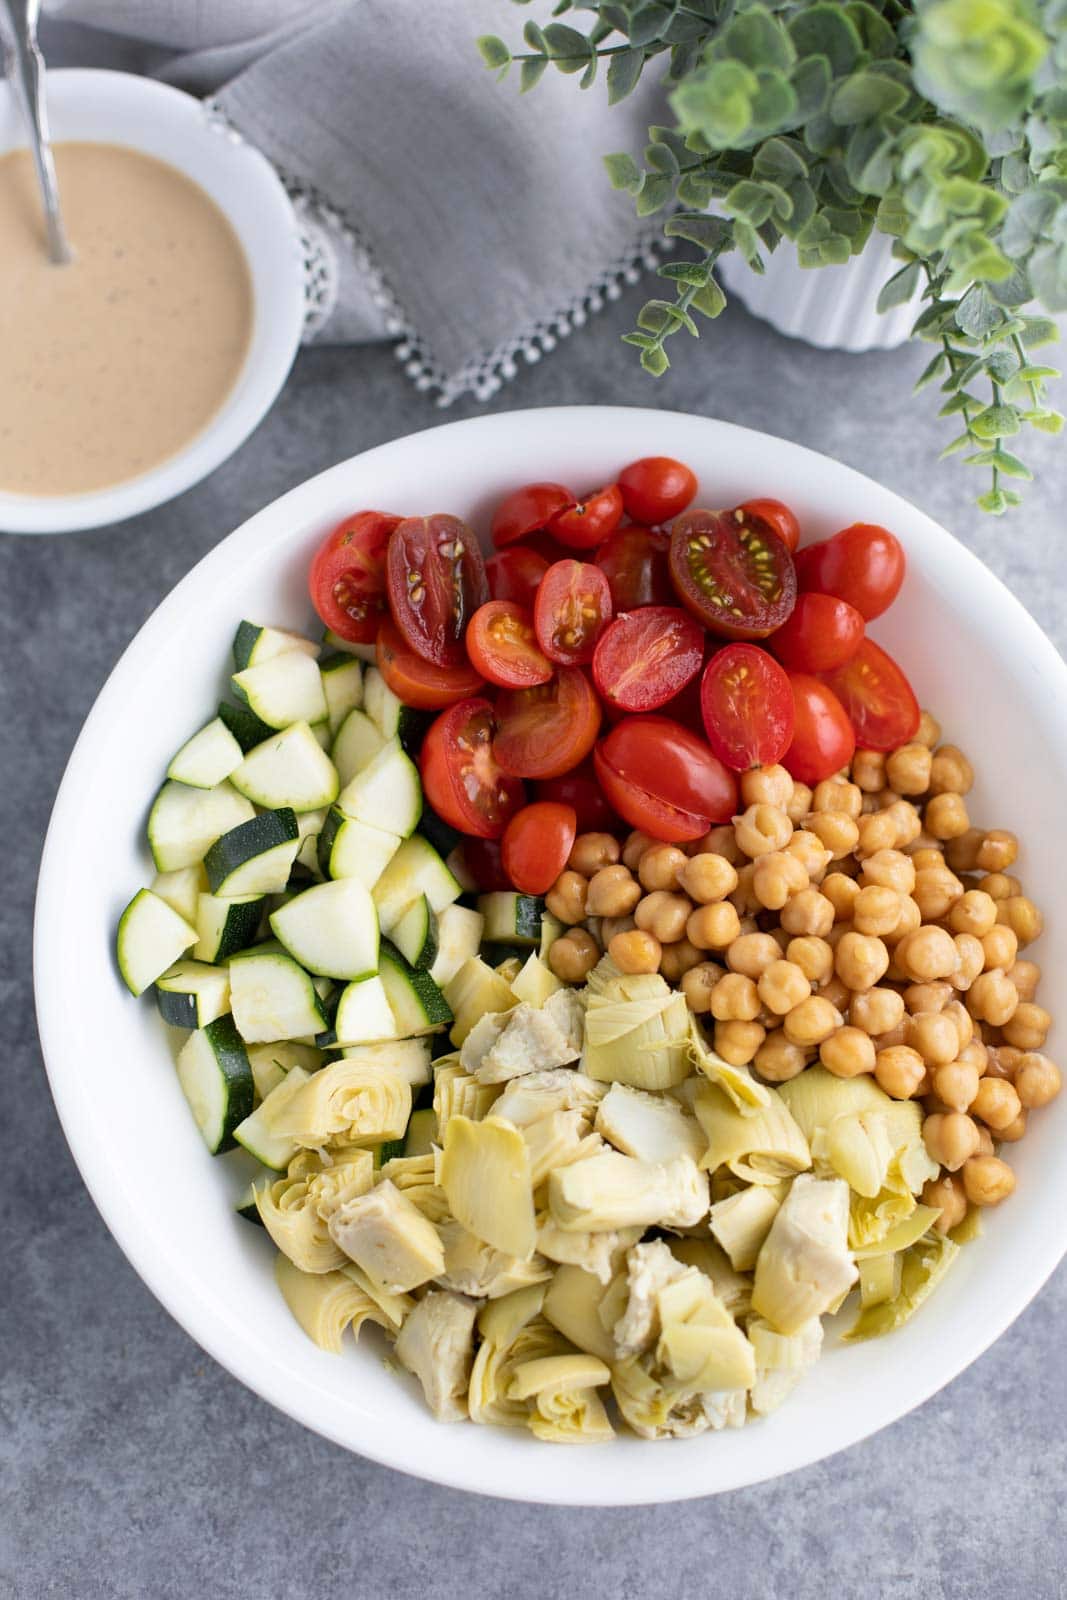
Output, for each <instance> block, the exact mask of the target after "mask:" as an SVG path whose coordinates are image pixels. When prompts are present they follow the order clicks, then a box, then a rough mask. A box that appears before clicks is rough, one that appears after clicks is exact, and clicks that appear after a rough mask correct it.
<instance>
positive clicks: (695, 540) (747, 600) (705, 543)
mask: <svg viewBox="0 0 1067 1600" xmlns="http://www.w3.org/2000/svg"><path fill="white" fill-rule="evenodd" d="M671 580H672V582H673V584H674V587H675V589H676V590H677V593H678V598H679V599H680V600H681V602H682V604H683V605H684V606H685V608H686V610H687V611H691V612H692V613H693V615H694V616H695V617H696V618H697V620H698V622H702V623H703V624H704V626H705V627H706V628H707V629H708V630H709V631H710V632H711V633H716V634H719V635H720V636H721V637H722V638H724V639H763V638H765V637H766V636H767V634H769V633H773V632H774V630H775V628H780V627H781V625H782V623H783V622H784V621H785V619H786V617H788V615H789V613H790V612H791V611H792V609H793V603H794V601H795V600H796V594H797V579H796V573H795V571H794V570H793V558H792V556H791V555H790V554H789V551H788V550H787V549H786V547H785V545H784V544H783V543H782V541H781V539H779V537H778V535H777V534H776V533H774V532H773V531H772V530H771V528H769V527H768V525H767V524H766V523H765V522H763V521H762V520H761V519H760V518H758V517H753V516H751V515H746V514H745V513H744V512H743V511H741V510H740V508H739V509H738V510H736V511H687V512H685V514H684V515H683V516H680V517H679V518H678V519H677V521H676V522H675V524H674V527H673V528H672V529H671Z"/></svg>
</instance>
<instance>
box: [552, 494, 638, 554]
mask: <svg viewBox="0 0 1067 1600" xmlns="http://www.w3.org/2000/svg"><path fill="white" fill-rule="evenodd" d="M621 521H622V490H621V489H620V488H619V486H618V484H617V483H609V484H608V486H607V488H605V489H598V490H597V492H596V494H591V495H587V496H586V498H585V499H584V500H579V502H578V504H577V505H575V506H568V507H567V509H566V510H565V511H557V512H556V515H555V516H554V517H553V518H552V521H551V522H550V523H549V524H548V531H549V533H550V534H551V535H552V537H553V539H557V540H558V541H559V543H560V544H564V545H566V546H567V548H568V550H595V549H596V547H597V545H598V544H603V543H604V540H605V539H606V538H607V537H608V535H609V534H612V533H614V532H615V529H616V528H617V527H618V526H619V523H620V522H621Z"/></svg>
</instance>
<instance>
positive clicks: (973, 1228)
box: [949, 1206, 982, 1244]
mask: <svg viewBox="0 0 1067 1600" xmlns="http://www.w3.org/2000/svg"><path fill="white" fill-rule="evenodd" d="M981 1233H982V1208H981V1206H968V1207H967V1215H966V1216H965V1217H964V1219H963V1221H962V1222H957V1224H956V1226H955V1227H954V1228H952V1229H951V1230H950V1231H949V1238H950V1239H951V1240H952V1243H953V1244H970V1242H971V1240H972V1239H978V1238H980V1237H981Z"/></svg>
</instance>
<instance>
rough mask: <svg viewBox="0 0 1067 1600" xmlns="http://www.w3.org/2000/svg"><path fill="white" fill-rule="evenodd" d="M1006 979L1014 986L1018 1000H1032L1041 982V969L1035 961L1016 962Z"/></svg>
mask: <svg viewBox="0 0 1067 1600" xmlns="http://www.w3.org/2000/svg"><path fill="white" fill-rule="evenodd" d="M1008 977H1009V978H1010V979H1011V981H1012V983H1013V984H1014V985H1015V988H1016V991H1017V993H1018V996H1019V999H1020V1000H1032V999H1033V998H1034V995H1035V994H1036V993H1037V986H1038V984H1039V983H1040V982H1041V968H1040V967H1039V966H1038V965H1037V962H1036V961H1016V962H1015V964H1014V965H1013V966H1012V967H1011V968H1010V969H1009V971H1008Z"/></svg>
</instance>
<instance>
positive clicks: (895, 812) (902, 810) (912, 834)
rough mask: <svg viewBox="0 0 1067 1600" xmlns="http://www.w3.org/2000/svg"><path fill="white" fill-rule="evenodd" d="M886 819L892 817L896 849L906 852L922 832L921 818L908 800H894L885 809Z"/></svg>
mask: <svg viewBox="0 0 1067 1600" xmlns="http://www.w3.org/2000/svg"><path fill="white" fill-rule="evenodd" d="M885 813H886V816H887V817H892V819H893V823H894V825H895V827H896V830H897V840H896V848H897V849H898V850H906V849H907V848H908V846H909V845H913V844H914V843H915V841H916V839H918V838H919V836H920V835H921V833H922V831H923V824H922V818H921V817H920V815H919V813H918V811H917V810H916V808H915V807H914V806H913V805H912V803H911V801H910V800H894V801H893V802H892V804H891V805H888V806H886V807H885Z"/></svg>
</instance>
